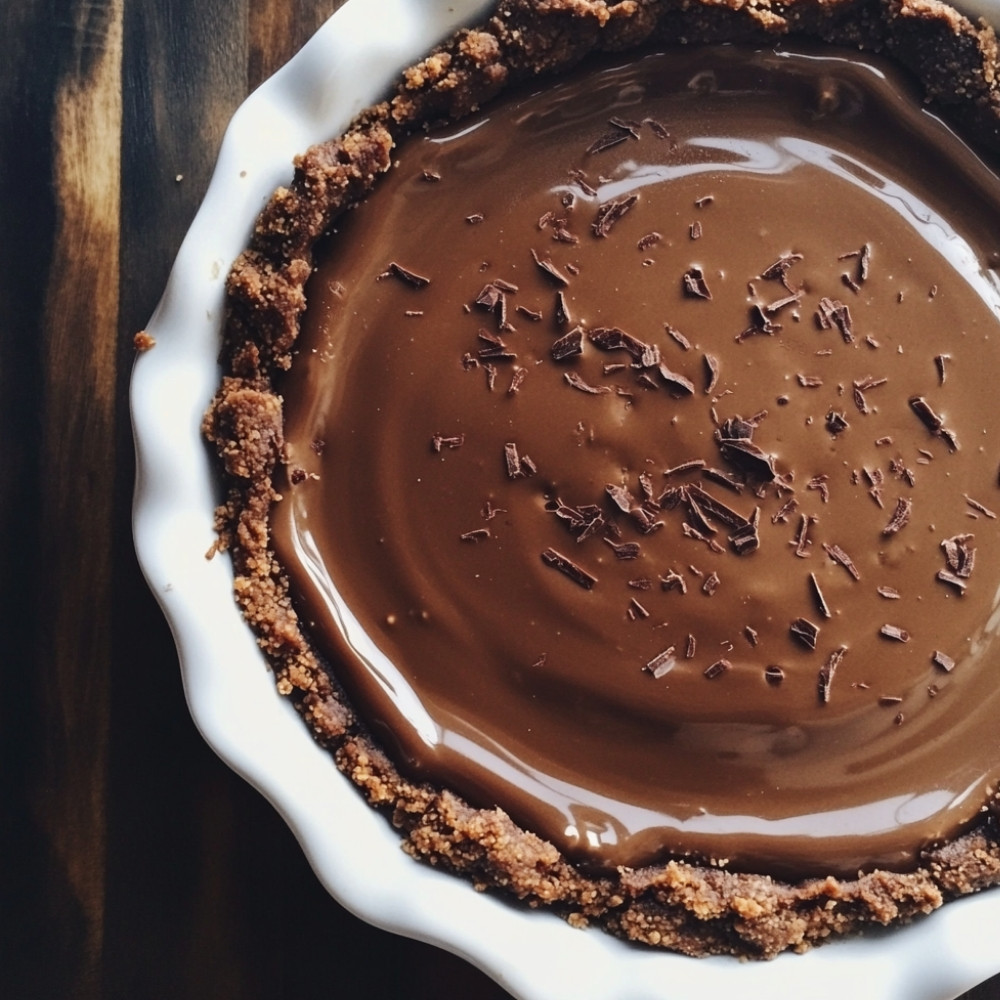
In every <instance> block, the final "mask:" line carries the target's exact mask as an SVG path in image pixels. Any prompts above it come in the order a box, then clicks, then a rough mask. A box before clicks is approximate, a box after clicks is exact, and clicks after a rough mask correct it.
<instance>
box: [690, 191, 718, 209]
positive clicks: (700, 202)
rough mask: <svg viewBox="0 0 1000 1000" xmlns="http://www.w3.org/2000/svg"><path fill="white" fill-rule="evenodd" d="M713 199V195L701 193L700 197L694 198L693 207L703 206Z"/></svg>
mask: <svg viewBox="0 0 1000 1000" xmlns="http://www.w3.org/2000/svg"><path fill="white" fill-rule="evenodd" d="M713 201H715V195H711V194H703V195H702V196H701V197H700V198H695V200H694V207H695V208H704V207H705V206H706V205H711V204H712V202H713Z"/></svg>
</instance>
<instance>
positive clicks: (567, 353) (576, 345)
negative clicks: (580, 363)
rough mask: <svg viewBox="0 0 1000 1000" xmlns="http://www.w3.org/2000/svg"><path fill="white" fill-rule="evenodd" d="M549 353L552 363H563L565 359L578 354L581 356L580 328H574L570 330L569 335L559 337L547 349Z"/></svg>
mask: <svg viewBox="0 0 1000 1000" xmlns="http://www.w3.org/2000/svg"><path fill="white" fill-rule="evenodd" d="M549 353H550V354H551V355H552V360H553V361H565V360H566V358H572V357H575V356H576V355H578V354H583V330H582V328H581V327H579V326H578V327H575V328H574V329H572V330H570V331H569V333H567V334H564V335H563V336H562V337H560V338H559V339H558V340H557V341H555V342H554V343H553V344H552V346H551V347H550V348H549Z"/></svg>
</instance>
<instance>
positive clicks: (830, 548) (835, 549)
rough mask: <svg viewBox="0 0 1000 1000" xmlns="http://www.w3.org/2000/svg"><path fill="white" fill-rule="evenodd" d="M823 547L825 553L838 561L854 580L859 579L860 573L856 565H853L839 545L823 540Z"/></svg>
mask: <svg viewBox="0 0 1000 1000" xmlns="http://www.w3.org/2000/svg"><path fill="white" fill-rule="evenodd" d="M823 548H824V549H826V554H827V555H828V556H829V557H830V558H831V559H832V560H833V561H834V562H835V563H840V565H841V566H843V567H844V569H846V570H847V572H848V573H850V574H851V576H852V577H853V578H854V579H855V580H860V579H861V574H860V573H859V572H858V568H857V566H855V565H854V562H853V561H852V559H851V557H850V556H849V555H848V554H847V553H846V552H845V551H844V550H843V549H842V548H841V547H840V546H839V545H828V544H827V543H826V542H824V543H823Z"/></svg>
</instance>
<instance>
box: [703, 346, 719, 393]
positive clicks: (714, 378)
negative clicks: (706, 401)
mask: <svg viewBox="0 0 1000 1000" xmlns="http://www.w3.org/2000/svg"><path fill="white" fill-rule="evenodd" d="M703 358H704V361H705V395H706V396H709V395H711V394H712V393H713V392H714V391H715V387H716V386H717V385H718V384H719V359H718V358H717V357H716V356H715V355H714V354H705V355H703Z"/></svg>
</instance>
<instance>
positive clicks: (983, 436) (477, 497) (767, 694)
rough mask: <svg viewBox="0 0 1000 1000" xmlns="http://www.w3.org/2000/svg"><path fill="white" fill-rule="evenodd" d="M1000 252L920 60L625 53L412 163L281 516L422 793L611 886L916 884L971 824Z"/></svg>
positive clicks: (335, 253) (304, 376) (337, 299)
mask: <svg viewBox="0 0 1000 1000" xmlns="http://www.w3.org/2000/svg"><path fill="white" fill-rule="evenodd" d="M998 234H1000V183H998V181H997V178H996V177H995V176H994V174H993V173H992V172H991V171H990V170H989V169H988V168H987V167H986V166H985V165H984V164H983V162H982V161H981V160H980V159H979V158H978V157H977V156H976V155H975V154H974V153H973V152H971V151H970V149H969V148H968V147H966V146H965V145H964V144H963V143H962V142H961V140H959V139H958V138H957V137H956V136H955V135H954V134H953V133H952V132H951V131H950V130H949V129H948V128H947V127H946V126H944V125H943V124H942V123H941V122H940V121H939V120H938V119H936V118H935V117H933V116H932V115H931V114H929V113H928V112H926V111H925V110H923V109H922V108H921V107H920V102H919V98H918V97H917V96H916V91H915V89H914V88H913V86H912V85H911V83H910V81H909V80H908V79H907V78H906V77H905V75H904V74H903V73H902V71H900V70H898V69H897V68H895V67H893V66H891V65H889V64H888V63H886V62H883V61H879V60H878V59H876V58H874V57H867V56H866V57H859V56H857V55H856V54H846V53H844V54H841V53H838V52H836V51H831V50H828V49H824V50H809V49H799V50H795V51H792V50H782V51H773V50H766V51H752V50H749V49H740V48H735V47H718V48H699V49H694V50H690V51H672V52H670V53H668V54H657V55H649V56H646V57H644V58H638V59H634V60H632V61H629V62H628V63H624V64H623V63H622V62H619V63H614V64H610V63H608V64H604V65H603V66H602V67H601V68H599V69H595V70H591V71H589V72H587V73H586V74H580V75H576V76H571V77H569V78H567V79H565V80H563V81H560V82H558V83H554V84H548V85H546V86H545V88H544V89H542V90H538V91H537V92H533V93H528V94H522V95H521V96H519V97H515V98H511V99H509V100H507V101H505V102H504V103H502V104H501V105H498V106H496V107H490V108H488V109H487V110H485V111H483V112H482V113H479V114H477V115H476V116H473V117H472V118H469V119H465V120H463V121H461V122H459V123H457V124H453V125H450V126H448V127H444V128H442V129H439V130H432V131H430V132H428V133H425V134H420V135H418V136H416V137H414V138H412V139H411V140H409V141H408V142H407V143H405V144H404V145H403V146H402V148H400V149H399V150H398V161H397V163H396V165H395V169H394V170H393V171H391V172H390V174H389V175H387V176H386V178H385V179H384V180H383V181H381V182H380V184H379V186H378V187H377V189H376V191H375V192H374V194H373V195H372V196H371V197H370V198H368V199H367V200H366V201H364V202H363V203H361V204H360V205H358V206H357V208H356V209H355V210H354V211H353V212H351V213H349V214H348V215H346V216H344V217H343V218H342V219H341V220H340V223H339V226H338V231H337V232H336V233H334V234H333V235H332V236H331V238H330V240H329V241H328V244H327V245H326V246H325V247H324V249H323V251H322V253H321V255H320V259H319V263H318V265H317V269H316V272H315V274H314V275H313V278H312V279H311V283H310V285H309V288H308V297H309V308H308V311H307V314H306V317H305V320H304V324H303V331H302V335H301V338H300V341H299V344H298V353H297V356H296V359H295V361H294V363H293V366H292V369H291V371H290V372H289V373H288V374H287V376H286V377H285V378H284V380H283V382H282V384H281V386H280V388H281V391H282V394H283V397H284V407H285V421H286V425H285V434H286V442H287V457H288V463H287V468H286V471H285V482H284V483H283V484H282V485H281V492H282V499H281V500H280V501H279V502H278V503H277V504H276V505H275V507H274V510H273V513H272V530H273V536H274V544H275V548H276V552H277V554H278V556H279V558H280V560H281V561H282V563H283V565H284V566H285V568H286V569H287V571H288V573H289V576H290V579H291V582H292V591H293V594H294V595H295V599H296V601H297V604H298V607H299V610H300V613H301V614H302V617H303V620H304V621H305V623H306V624H307V627H308V628H309V629H310V631H311V634H312V636H313V639H314V641H315V642H316V644H317V645H318V647H319V648H320V649H321V650H322V651H323V652H324V653H325V654H326V656H327V657H328V658H329V659H330V661H331V663H333V664H334V665H335V666H334V669H335V672H336V673H337V675H338V677H339V678H340V679H341V680H342V682H343V684H344V685H345V687H346V688H347V690H348V692H349V693H350V695H351V696H352V698H353V699H354V701H355V704H356V706H357V707H358V709H359V711H360V712H361V714H362V715H363V717H364V718H365V719H366V721H367V723H368V725H369V726H370V728H371V729H372V731H373V733H374V734H375V735H376V737H377V738H378V739H380V740H381V741H382V743H383V745H385V746H386V748H387V749H388V750H389V751H390V753H392V754H393V755H394V756H395V758H396V760H397V762H398V763H399V764H400V766H401V767H403V768H404V769H405V770H407V771H408V772H409V773H411V774H413V775H415V776H417V777H419V778H427V779H429V780H433V781H434V782H436V783H439V784H443V785H446V786H447V787H450V788H453V789H455V790H457V791H459V792H460V793H461V794H463V795H464V796H466V797H467V798H468V799H469V800H470V801H471V802H473V803H474V804H477V805H486V806H491V805H493V804H497V805H499V806H501V807H502V808H503V809H504V810H506V811H507V812H508V813H510V815H511V816H512V817H513V818H514V819H515V820H517V821H518V822H519V823H520V824H522V825H524V826H526V827H528V828H529V829H532V830H534V831H536V832H538V833H539V834H541V835H542V836H544V837H546V838H548V839H550V840H551V841H552V842H553V843H555V844H556V845H557V846H558V847H559V848H561V849H562V850H564V851H566V852H567V854H568V855H569V856H571V857H573V858H576V859H577V860H580V861H582V862H584V863H587V864H593V865H595V866H597V867H599V868H607V867H610V866H615V865H628V866H639V865H644V864H648V863H651V862H653V861H656V860H662V859H664V858H666V857H670V856H687V857H693V858H696V859H704V860H708V861H712V862H716V863H718V862H722V861H724V860H725V861H728V863H729V864H730V865H731V866H732V867H734V868H738V869H739V868H741V869H744V870H755V871H762V872H769V873H772V874H777V875H781V876H798V877H804V876H810V875H823V874H854V873H856V872H857V871H858V870H859V869H871V868H873V867H876V866H880V867H887V868H890V869H896V870H906V869H907V868H910V867H912V866H913V865H914V864H915V863H916V861H917V858H918V855H919V852H920V850H921V849H923V848H924V847H926V846H928V845H929V844H932V843H934V842H936V841H938V840H940V839H942V838H945V837H949V836H953V835H955V834H956V833H957V832H958V831H960V830H961V829H962V828H963V827H964V826H966V825H968V824H969V823H970V822H971V821H972V820H973V819H974V818H975V817H976V815H977V814H978V813H979V812H980V810H981V809H982V807H983V803H984V801H985V800H986V798H987V796H988V795H989V793H990V790H991V788H992V785H991V782H993V781H995V779H996V776H997V773H998V769H1000V727H998V725H997V718H998V710H1000V689H998V688H1000V686H998V684H997V678H998V671H1000V661H998V650H997V648H996V632H997V628H998V622H1000V618H998V607H997V604H998V595H1000V537H998V531H997V523H998V522H997V520H996V515H995V514H994V510H993V509H998V510H1000V497H998V496H997V489H998V482H997V475H998V458H1000V455H998V449H997V443H996V439H995V426H996V409H995V388H994V387H995V380H996V372H997V371H998V362H1000V322H998V307H1000V282H998V281H997V277H996V275H995V274H994V272H993V271H992V270H991V266H992V265H994V264H995V263H996V262H997V260H998V259H1000V257H998V255H997V251H998V249H1000V235H998ZM991 508H993V509H991Z"/></svg>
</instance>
